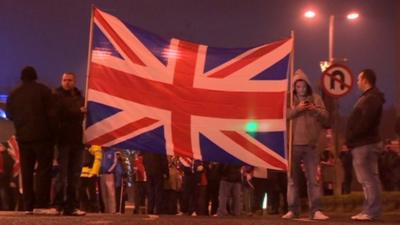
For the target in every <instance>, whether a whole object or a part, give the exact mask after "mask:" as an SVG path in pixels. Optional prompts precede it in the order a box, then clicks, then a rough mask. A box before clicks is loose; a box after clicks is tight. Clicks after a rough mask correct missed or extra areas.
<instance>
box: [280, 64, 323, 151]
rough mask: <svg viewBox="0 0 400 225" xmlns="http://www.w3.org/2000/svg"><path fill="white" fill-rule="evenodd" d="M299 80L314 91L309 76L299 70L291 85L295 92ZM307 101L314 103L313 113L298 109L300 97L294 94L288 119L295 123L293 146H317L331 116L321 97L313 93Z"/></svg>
mask: <svg viewBox="0 0 400 225" xmlns="http://www.w3.org/2000/svg"><path fill="white" fill-rule="evenodd" d="M298 80H304V81H305V82H306V83H307V85H308V86H309V88H310V90H312V88H311V84H310V81H309V79H308V77H307V75H306V74H305V73H304V72H303V71H301V70H297V71H296V73H295V76H294V77H293V81H292V84H291V85H292V90H293V91H295V88H294V85H295V83H296V82H297V81H298ZM306 100H307V101H309V102H310V103H313V104H314V105H315V106H316V109H315V110H312V111H311V110H305V111H302V110H300V109H299V108H298V105H299V103H300V100H299V98H298V96H297V95H296V94H294V95H293V107H291V108H288V110H287V119H288V120H292V121H293V123H292V124H293V145H310V146H315V145H316V144H317V142H318V139H319V136H320V132H321V130H322V127H323V124H324V123H326V122H327V121H328V120H329V115H328V112H327V111H326V109H325V105H324V103H323V101H322V98H321V97H320V96H319V95H317V94H313V93H312V91H311V95H309V96H307V97H306Z"/></svg>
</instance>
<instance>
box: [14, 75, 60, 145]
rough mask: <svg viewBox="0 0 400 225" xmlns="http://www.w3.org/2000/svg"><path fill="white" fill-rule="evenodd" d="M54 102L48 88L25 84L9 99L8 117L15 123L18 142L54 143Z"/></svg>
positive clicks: (33, 82) (35, 84) (33, 83)
mask: <svg viewBox="0 0 400 225" xmlns="http://www.w3.org/2000/svg"><path fill="white" fill-rule="evenodd" d="M53 103H54V101H53V95H52V94H51V91H50V89H49V88H48V87H46V86H45V85H43V84H40V83H37V82H35V81H32V82H24V83H22V84H21V85H20V86H19V87H17V88H16V89H15V90H13V91H12V92H11V94H10V96H9V97H8V99H7V105H6V113H7V117H8V118H9V119H10V120H12V121H13V122H14V126H15V130H16V137H17V140H18V142H21V143H29V142H37V141H53V134H54V118H55V113H54V104H53Z"/></svg>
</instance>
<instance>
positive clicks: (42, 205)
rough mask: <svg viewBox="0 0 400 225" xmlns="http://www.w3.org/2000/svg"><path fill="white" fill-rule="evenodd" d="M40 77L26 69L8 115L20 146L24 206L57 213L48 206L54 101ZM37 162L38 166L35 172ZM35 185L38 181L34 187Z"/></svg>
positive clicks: (34, 71) (11, 99)
mask: <svg viewBox="0 0 400 225" xmlns="http://www.w3.org/2000/svg"><path fill="white" fill-rule="evenodd" d="M37 78H38V77H37V73H36V70H35V69H34V68H33V67H32V66H27V67H25V68H23V70H22V72H21V81H22V84H21V85H19V86H18V87H17V88H15V89H14V90H13V91H12V92H11V94H10V95H9V97H8V99H7V103H6V114H7V118H9V119H10V120H11V121H13V122H14V127H15V131H16V137H17V141H18V145H19V148H20V157H21V158H20V161H21V171H22V186H23V190H24V192H23V201H24V209H25V211H26V212H27V214H31V213H38V214H56V213H57V210H55V209H52V208H49V204H50V185H51V169H52V161H53V151H54V135H53V134H54V126H55V124H54V121H55V112H54V100H53V96H52V93H51V90H50V89H49V88H48V87H47V86H45V85H44V84H41V83H38V82H37V81H36V80H37ZM36 162H37V165H38V166H37V169H36V171H35V169H34V168H35V163H36ZM34 172H35V173H36V178H35V182H34V179H33V178H34ZM33 184H36V187H35V188H34V187H33Z"/></svg>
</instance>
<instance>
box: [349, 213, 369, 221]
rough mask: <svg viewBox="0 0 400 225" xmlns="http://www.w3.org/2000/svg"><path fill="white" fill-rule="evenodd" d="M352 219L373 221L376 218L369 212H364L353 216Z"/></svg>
mask: <svg viewBox="0 0 400 225" xmlns="http://www.w3.org/2000/svg"><path fill="white" fill-rule="evenodd" d="M351 219H352V220H357V221H373V220H374V218H372V217H370V216H368V215H367V214H364V213H359V214H357V215H355V216H352V217H351Z"/></svg>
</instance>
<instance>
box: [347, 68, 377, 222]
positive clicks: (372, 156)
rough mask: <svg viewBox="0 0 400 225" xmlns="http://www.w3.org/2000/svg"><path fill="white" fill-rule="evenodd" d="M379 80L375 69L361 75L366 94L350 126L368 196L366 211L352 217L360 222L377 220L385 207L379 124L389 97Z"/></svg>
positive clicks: (360, 84) (349, 141)
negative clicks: (382, 199)
mask: <svg viewBox="0 0 400 225" xmlns="http://www.w3.org/2000/svg"><path fill="white" fill-rule="evenodd" d="M375 82H376V76H375V72H374V71H373V70H371V69H366V70H363V71H362V72H361V73H360V74H359V75H358V80H357V85H358V88H359V89H360V91H361V92H362V95H361V96H360V97H359V98H358V100H357V102H356V103H355V105H354V107H353V111H352V113H351V114H350V117H349V120H348V122H347V129H346V145H347V147H348V148H349V149H351V154H352V156H353V167H354V170H355V173H356V177H357V180H358V182H360V183H361V185H362V187H363V191H364V196H365V200H364V207H363V210H362V211H361V213H359V214H357V215H355V216H352V217H351V219H353V220H360V221H371V220H374V219H376V218H378V217H379V215H380V213H381V210H382V203H381V192H382V189H381V183H380V180H379V174H378V151H379V149H380V147H379V145H380V141H381V138H380V135H379V124H380V121H381V115H382V107H383V104H384V102H385V99H384V96H383V93H382V92H380V91H379V90H378V89H377V88H376V87H375Z"/></svg>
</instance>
